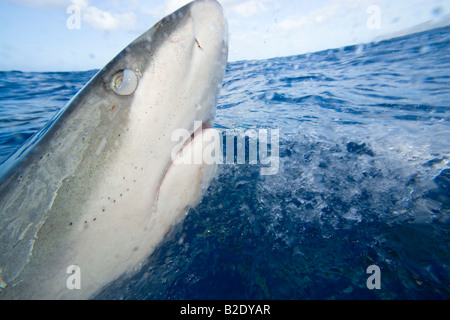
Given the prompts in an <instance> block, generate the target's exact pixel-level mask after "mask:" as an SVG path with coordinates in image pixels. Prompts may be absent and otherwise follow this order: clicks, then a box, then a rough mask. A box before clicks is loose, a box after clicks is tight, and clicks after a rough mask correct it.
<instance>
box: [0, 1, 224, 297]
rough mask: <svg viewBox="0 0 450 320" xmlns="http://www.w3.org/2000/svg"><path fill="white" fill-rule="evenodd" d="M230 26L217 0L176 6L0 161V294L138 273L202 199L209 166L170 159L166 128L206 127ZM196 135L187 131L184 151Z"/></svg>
mask: <svg viewBox="0 0 450 320" xmlns="http://www.w3.org/2000/svg"><path fill="white" fill-rule="evenodd" d="M227 33H228V30H227V22H226V18H225V15H224V13H223V10H222V7H221V6H220V4H219V3H218V2H217V1H215V0H197V1H194V2H191V3H190V4H188V5H186V6H184V7H182V8H181V9H179V10H178V11H176V12H174V13H173V14H171V15H169V16H167V17H166V18H164V19H162V20H161V21H160V22H158V23H157V24H156V25H155V26H154V27H153V28H151V29H150V30H148V31H147V32H145V33H144V34H143V35H142V36H140V37H139V38H137V39H136V40H135V41H134V42H132V43H131V44H130V45H129V46H128V47H127V48H125V49H124V50H123V51H122V52H121V53H120V54H119V55H117V57H116V58H114V59H113V60H112V61H111V62H110V63H109V64H107V65H106V66H105V67H104V68H103V69H102V70H101V71H99V72H98V73H97V74H96V75H95V76H94V77H93V78H92V79H91V80H90V81H89V82H88V83H87V84H86V86H85V87H84V88H83V89H82V90H80V92H78V93H77V95H76V96H74V97H73V98H72V99H71V100H70V101H69V102H68V103H67V105H66V106H65V107H64V108H63V109H62V110H61V111H60V112H59V113H58V114H57V115H56V116H55V117H54V118H53V119H52V120H51V121H50V122H49V123H48V125H47V126H46V127H45V128H43V129H42V130H41V131H40V132H39V133H37V134H36V135H35V136H34V137H32V138H31V139H30V140H29V141H28V142H27V143H26V144H25V145H24V146H23V147H22V148H20V149H19V150H18V151H17V152H16V153H15V154H13V155H12V156H11V157H10V158H9V159H8V160H7V161H6V162H5V163H4V164H3V165H2V167H1V168H0V172H1V177H0V299H88V298H90V297H92V296H93V295H95V293H96V292H98V291H99V290H101V288H103V287H104V286H105V285H107V284H108V283H110V282H111V281H114V279H116V278H118V277H119V276H121V275H123V274H127V273H132V272H135V271H136V270H137V269H138V268H139V265H140V264H141V263H142V262H143V261H144V260H145V259H146V258H147V257H148V256H149V255H151V253H152V252H153V251H154V249H155V247H156V246H157V245H158V244H159V243H160V242H161V240H162V239H163V238H164V235H165V234H166V233H167V231H168V229H169V228H170V227H171V226H173V225H174V224H176V223H179V222H180V221H182V219H183V217H184V216H185V214H186V213H187V210H188V209H189V208H190V207H193V206H195V205H196V204H197V203H198V202H199V201H200V199H201V196H202V193H203V192H204V191H205V190H206V188H207V187H208V186H209V183H210V181H211V179H212V178H213V176H214V173H215V167H214V165H207V164H205V163H201V164H184V163H186V162H182V161H181V162H180V163H181V164H179V165H178V164H175V161H173V159H172V157H171V153H172V149H173V148H174V147H175V146H176V145H179V142H177V141H172V139H171V134H172V132H173V131H174V130H176V129H179V128H182V129H186V130H189V131H190V132H193V133H194V130H195V128H194V122H197V123H198V122H199V121H201V122H202V123H203V126H204V128H205V127H211V126H212V122H213V120H214V116H215V110H216V104H217V99H218V95H219V93H220V89H221V86H222V81H223V77H224V73H225V69H226V64H227V56H228V40H227V39H228V38H227V37H228V36H227ZM122 70H126V71H122ZM128 78H129V79H128ZM128 80H129V81H128ZM203 144H204V141H203V140H202V134H201V133H199V134H196V135H194V134H193V135H192V137H190V138H189V139H187V140H186V142H185V143H184V149H183V150H186V149H189V148H191V149H192V148H197V147H198V146H199V147H202V145H203ZM183 154H188V153H179V157H183V156H185V155H183ZM73 266H76V267H77V268H78V273H77V274H76V276H77V277H78V278H77V279H78V284H79V285H80V287H79V288H77V287H75V288H74V287H71V286H70V285H69V284H70V282H71V281H72V280H71V277H72V276H75V274H72V271H70V270H73Z"/></svg>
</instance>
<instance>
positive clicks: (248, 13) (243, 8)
mask: <svg viewBox="0 0 450 320" xmlns="http://www.w3.org/2000/svg"><path fill="white" fill-rule="evenodd" d="M231 10H232V11H233V12H234V13H236V14H238V15H240V16H242V17H244V18H251V17H254V16H256V15H258V14H260V13H262V12H266V11H267V10H268V8H267V6H265V5H264V3H263V2H261V1H254V0H250V1H245V2H242V3H239V4H237V5H235V6H234V7H233V8H232V9H231Z"/></svg>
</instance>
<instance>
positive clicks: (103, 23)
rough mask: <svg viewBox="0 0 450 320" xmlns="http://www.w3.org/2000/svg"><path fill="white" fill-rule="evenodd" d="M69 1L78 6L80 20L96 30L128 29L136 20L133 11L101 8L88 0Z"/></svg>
mask: <svg viewBox="0 0 450 320" xmlns="http://www.w3.org/2000/svg"><path fill="white" fill-rule="evenodd" d="M71 2H72V4H73V5H75V6H78V7H79V8H80V13H81V19H82V22H86V23H88V24H89V25H90V26H92V27H93V28H95V29H98V30H116V29H123V30H130V29H132V28H133V27H134V26H135V25H136V22H137V17H136V15H135V14H134V13H133V12H129V13H114V12H109V11H105V10H101V9H99V8H97V7H95V6H91V5H89V2H88V0H71Z"/></svg>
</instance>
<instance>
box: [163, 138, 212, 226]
mask: <svg viewBox="0 0 450 320" xmlns="http://www.w3.org/2000/svg"><path fill="white" fill-rule="evenodd" d="M203 136H204V135H203V134H202V133H199V134H197V135H196V137H195V138H194V139H193V140H192V141H191V142H190V143H189V144H187V145H186V146H185V147H184V148H183V149H182V150H181V151H180V152H179V153H178V154H177V155H176V156H175V158H174V159H173V163H172V165H171V166H170V168H169V169H168V171H167V173H166V175H165V177H164V179H163V182H162V184H161V186H160V189H159V194H158V199H157V205H156V212H155V217H157V219H160V220H164V221H171V222H173V223H175V224H176V223H179V222H181V221H182V220H183V219H184V217H185V215H186V211H187V210H188V209H189V208H192V207H195V206H196V205H197V204H198V203H199V202H200V200H201V198H202V196H203V195H204V193H205V192H206V190H207V188H208V186H209V184H210V182H211V180H212V179H213V178H214V176H215V174H216V171H217V164H216V163H213V164H207V163H205V162H204V161H203V150H205V148H206V146H207V144H208V142H205V141H204V139H203ZM176 215H178V216H176ZM166 219H167V220H166Z"/></svg>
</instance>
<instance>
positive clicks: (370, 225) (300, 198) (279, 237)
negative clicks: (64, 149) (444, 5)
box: [0, 27, 450, 299]
mask: <svg viewBox="0 0 450 320" xmlns="http://www.w3.org/2000/svg"><path fill="white" fill-rule="evenodd" d="M94 74H95V71H86V72H68V73H25V72H15V71H12V72H0V162H3V161H4V160H6V158H7V156H8V155H9V154H11V153H12V152H13V151H14V150H16V149H17V148H18V147H19V146H20V145H21V144H22V143H24V141H26V139H28V138H29V137H30V136H31V135H32V134H33V133H35V132H36V131H37V130H39V129H40V128H41V127H42V126H44V125H45V123H46V122H47V121H48V120H49V119H50V118H51V117H52V116H53V115H54V114H55V113H56V112H57V111H58V110H59V109H60V108H61V107H62V106H63V105H64V103H65V102H66V101H68V100H69V99H70V98H71V97H72V96H73V95H74V94H75V93H76V92H77V91H78V90H79V89H80V88H81V87H82V86H83V85H84V84H85V83H86V82H87V81H88V80H89V79H90V78H91V77H92V76H93V75H94ZM215 127H216V128H217V129H219V130H222V131H223V132H225V131H226V130H228V129H235V128H240V129H242V130H249V129H255V130H259V129H268V130H270V129H278V130H279V135H280V140H279V148H280V162H279V168H278V171H277V172H276V174H273V175H261V171H260V169H261V164H256V165H255V164H250V163H247V164H237V163H233V164H224V165H220V166H219V170H218V175H217V177H216V178H215V179H214V180H213V182H212V184H211V186H210V188H209V189H208V191H207V194H206V195H205V197H204V198H203V200H202V202H201V203H200V205H199V206H198V207H196V208H194V209H192V210H191V211H190V213H189V214H188V216H187V217H186V219H185V221H184V222H183V223H182V224H179V225H177V226H175V227H174V228H173V230H172V231H171V232H170V234H169V235H168V236H167V238H166V239H165V241H164V243H162V244H161V245H160V246H159V247H158V248H157V250H156V251H155V252H154V254H152V256H151V257H149V259H148V261H146V262H145V263H144V264H143V265H142V266H141V268H140V270H139V271H138V272H137V273H136V274H134V275H132V276H131V277H130V276H128V275H127V276H124V277H121V278H120V279H118V280H117V281H116V282H114V283H112V284H111V285H109V286H108V287H107V288H105V289H104V290H103V291H102V292H101V293H100V294H99V295H98V296H97V297H96V298H98V299H449V298H450V216H449V213H450V27H446V28H441V29H435V30H431V31H427V32H423V33H420V34H414V35H409V36H405V37H402V38H397V39H392V40H387V41H383V42H379V43H370V44H365V45H357V46H349V47H345V48H340V49H332V50H326V51H322V52H316V53H311V54H306V55H299V56H292V57H284V58H275V59H270V60H260V61H242V62H232V63H229V65H228V68H227V72H226V75H225V80H224V84H223V89H222V92H221V96H220V99H219V104H218V110H217V117H216V123H215ZM247 143H248V141H247ZM274 173H275V172H274ZM371 265H376V266H378V267H379V269H380V275H381V277H380V286H381V288H380V289H373V290H371V289H369V288H368V286H367V280H368V278H369V277H370V276H371V274H370V273H367V268H368V267H369V266H371Z"/></svg>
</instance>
